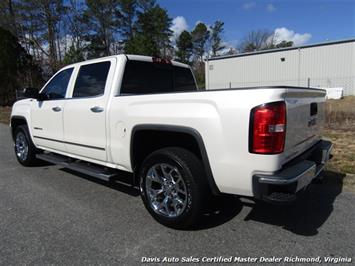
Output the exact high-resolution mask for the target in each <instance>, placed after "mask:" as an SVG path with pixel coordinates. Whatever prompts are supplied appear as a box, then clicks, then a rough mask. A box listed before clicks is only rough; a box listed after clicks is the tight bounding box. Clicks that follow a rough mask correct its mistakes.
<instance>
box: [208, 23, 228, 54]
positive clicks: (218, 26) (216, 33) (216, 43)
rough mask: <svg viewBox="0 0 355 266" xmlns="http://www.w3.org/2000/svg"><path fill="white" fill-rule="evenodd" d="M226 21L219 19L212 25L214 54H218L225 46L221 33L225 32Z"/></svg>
mask: <svg viewBox="0 0 355 266" xmlns="http://www.w3.org/2000/svg"><path fill="white" fill-rule="evenodd" d="M223 27H224V22H222V21H220V20H217V21H216V22H215V23H214V24H213V26H212V27H211V50H212V51H211V52H212V56H217V54H218V52H219V51H221V50H223V49H224V48H225V46H224V45H223V44H222V37H221V34H222V33H223V30H224V29H223Z"/></svg>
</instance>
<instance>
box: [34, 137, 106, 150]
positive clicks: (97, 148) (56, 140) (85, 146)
mask: <svg viewBox="0 0 355 266" xmlns="http://www.w3.org/2000/svg"><path fill="white" fill-rule="evenodd" d="M33 137H34V138H37V139H43V140H49V141H55V142H60V143H64V144H70V145H75V146H80V147H84V148H90V149H96V150H101V151H104V150H105V148H101V147H95V146H89V145H84V144H79V143H74V142H68V141H62V140H58V139H49V138H44V137H40V136H33Z"/></svg>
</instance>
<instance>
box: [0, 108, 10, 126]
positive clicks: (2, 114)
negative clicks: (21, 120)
mask: <svg viewBox="0 0 355 266" xmlns="http://www.w3.org/2000/svg"><path fill="white" fill-rule="evenodd" d="M10 114H11V107H8V106H5V107H4V106H0V123H3V124H9V123H10Z"/></svg>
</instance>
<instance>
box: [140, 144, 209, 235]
mask: <svg viewBox="0 0 355 266" xmlns="http://www.w3.org/2000/svg"><path fill="white" fill-rule="evenodd" d="M139 177H140V192H141V197H142V200H143V202H144V205H145V207H146V208H147V210H148V211H149V213H150V214H151V215H152V216H153V217H154V219H155V220H157V221H158V222H159V223H161V224H163V225H165V226H168V227H171V228H176V229H187V228H191V227H192V226H193V225H194V224H195V223H196V222H197V221H198V218H199V216H200V215H201V214H202V212H203V210H204V203H205V202H207V200H208V196H209V189H208V186H207V183H206V177H205V173H204V170H203V166H202V163H201V161H200V160H199V159H198V158H197V157H196V155H194V154H193V153H191V152H190V151H188V150H185V149H182V148H176V147H171V148H164V149H160V150H157V151H155V152H153V153H151V154H150V155H149V156H148V157H147V158H146V159H145V160H144V162H143V164H142V167H141V170H140V173H139Z"/></svg>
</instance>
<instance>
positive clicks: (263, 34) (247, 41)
mask: <svg viewBox="0 0 355 266" xmlns="http://www.w3.org/2000/svg"><path fill="white" fill-rule="evenodd" d="M273 39H274V38H273V33H272V32H270V31H268V30H256V31H251V32H249V33H248V34H247V35H246V36H245V37H244V39H243V41H242V43H241V47H240V50H241V51H242V52H244V53H245V52H254V51H259V50H264V49H268V48H269V47H270V46H272V45H273Z"/></svg>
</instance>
